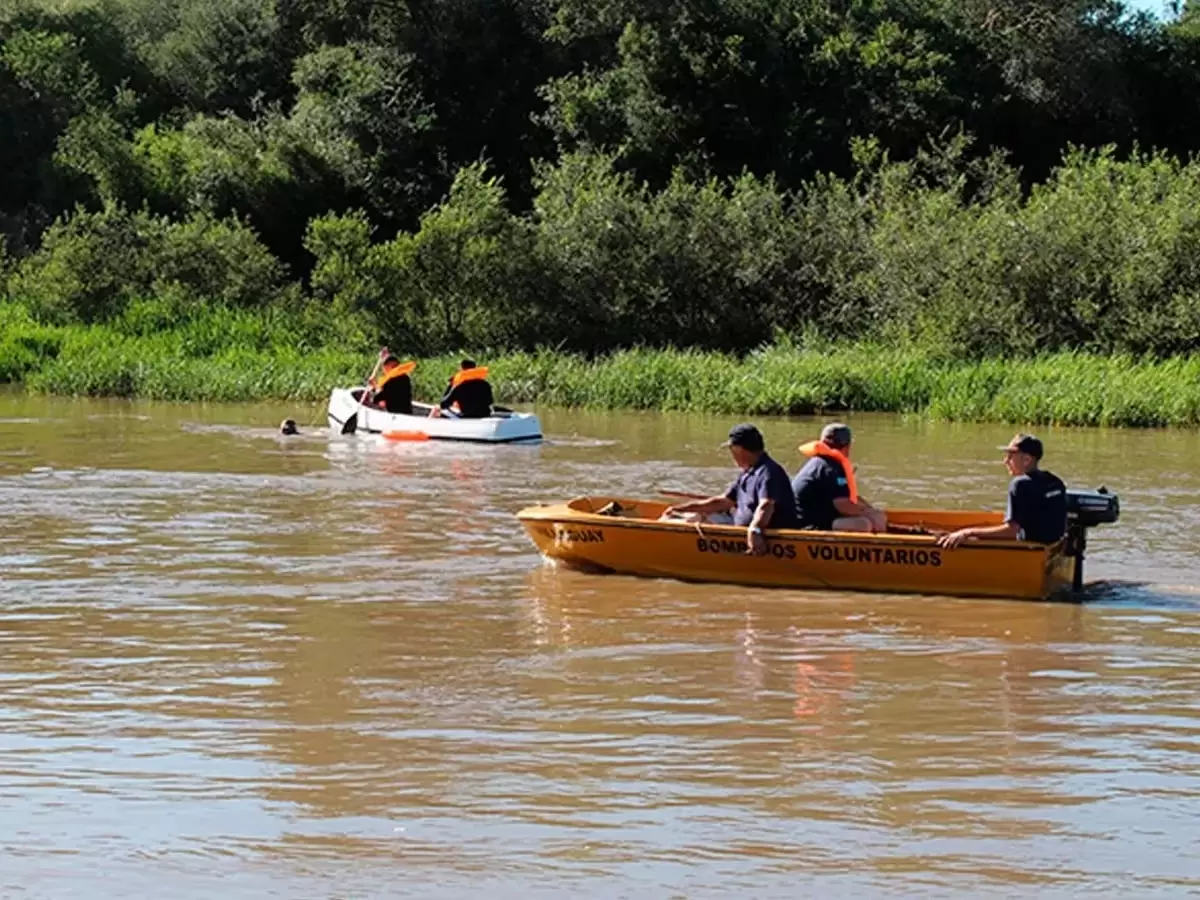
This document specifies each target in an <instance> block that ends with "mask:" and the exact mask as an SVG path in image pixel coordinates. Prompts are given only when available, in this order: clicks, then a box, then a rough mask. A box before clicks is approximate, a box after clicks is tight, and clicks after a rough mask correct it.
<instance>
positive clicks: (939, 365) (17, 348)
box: [0, 305, 1200, 426]
mask: <svg viewBox="0 0 1200 900" xmlns="http://www.w3.org/2000/svg"><path fill="white" fill-rule="evenodd" d="M285 325H286V327H285ZM305 328H306V329H307V330H305V329H301V330H300V331H297V330H296V323H294V322H290V321H289V322H287V323H283V324H281V323H280V322H279V321H272V320H271V319H270V317H269V316H266V314H264V313H261V312H253V313H252V312H239V313H236V314H234V313H229V314H221V315H218V314H212V315H206V316H200V317H197V318H196V319H194V320H192V321H190V322H187V323H184V324H182V325H181V326H180V327H177V328H173V329H168V328H158V327H156V328H153V329H145V328H143V329H138V328H131V327H129V323H128V322H125V321H124V320H122V321H121V322H119V323H118V324H117V325H116V326H91V327H84V326H78V325H71V326H57V327H56V326H46V325H40V324H38V323H36V322H35V321H33V320H32V319H31V318H30V317H29V316H28V315H27V314H25V313H23V312H22V311H21V310H20V309H19V308H17V307H12V306H3V305H0V381H7V382H15V383H22V384H24V385H25V386H26V387H27V388H28V389H30V390H33V391H39V392H45V393H55V394H68V395H77V396H128V397H144V398H148V399H158V400H201V401H203V400H209V401H236V400H261V399H280V400H299V401H316V400H319V399H321V398H323V397H324V396H326V395H327V394H328V391H329V389H330V388H331V387H333V386H335V385H342V384H357V383H361V381H362V380H363V379H364V378H365V377H366V374H367V373H368V372H369V371H370V369H371V366H372V365H373V363H374V361H375V360H374V357H373V355H372V354H371V353H370V352H358V351H355V350H351V349H347V347H346V339H345V335H344V334H340V333H339V332H337V331H336V330H335V329H334V328H333V326H332V325H327V326H325V325H321V323H319V322H317V323H315V324H314V323H313V322H310V323H309V324H308V325H307V326H305ZM323 330H324V331H325V332H327V333H328V341H329V346H324V347H318V346H316V344H317V341H318V340H319V338H320V335H321V333H322V332H323ZM301 332H304V333H301ZM357 342H358V341H357V340H355V343H357ZM480 361H481V362H482V363H484V364H486V365H487V366H489V368H490V370H491V380H492V382H493V384H494V385H495V387H496V390H497V394H498V398H499V402H501V403H533V402H536V403H543V404H548V405H553V406H566V407H592V408H607V409H662V410H679V411H689V412H708V413H720V414H723V415H740V416H755V415H772V414H808V413H816V412H836V411H842V410H861V411H877V412H903V413H920V414H926V415H929V416H932V417H936V418H940V419H952V420H964V421H992V422H1013V423H1027V424H1030V425H1040V424H1059V425H1108V426H1194V425H1200V355H1197V356H1190V357H1178V358H1173V359H1168V360H1165V361H1153V360H1149V359H1146V360H1141V359H1135V358H1132V357H1129V356H1120V357H1103V356H1093V355H1087V354H1083V353H1057V354H1053V355H1048V356H1044V357H1040V358H1035V359H1032V360H1026V361H1002V360H984V361H981V362H957V361H950V360H945V359H941V358H938V357H936V356H933V355H931V354H929V353H926V352H923V351H921V350H919V349H915V348H909V347H901V346H878V345H868V344H855V345H848V346H835V347H829V346H815V345H810V346H795V345H791V344H788V343H786V342H784V343H779V344H775V345H772V346H768V347H765V348H762V349H760V350H758V351H756V352H754V353H751V354H749V355H748V356H745V357H741V358H738V357H733V356H727V355H724V354H719V353H709V352H699V351H686V350H637V349H635V350H626V351H622V352H619V353H615V354H612V355H610V356H604V357H599V358H596V359H590V360H589V359H585V358H583V357H581V356H576V355H571V354H564V353H556V352H551V351H541V352H537V353H510V354H504V355H500V356H497V357H495V358H491V359H487V358H484V359H481V360H480ZM457 364H458V358H457V357H451V356H439V357H435V358H430V359H423V360H421V361H420V364H419V366H418V367H417V370H416V372H415V374H414V381H415V388H416V393H417V395H418V396H419V397H424V398H436V397H437V396H440V394H441V391H442V389H443V387H444V385H445V384H446V380H447V379H448V378H449V377H450V375H451V374H452V373H453V371H454V370H455V368H456V367H457Z"/></svg>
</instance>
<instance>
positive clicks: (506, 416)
mask: <svg viewBox="0 0 1200 900" xmlns="http://www.w3.org/2000/svg"><path fill="white" fill-rule="evenodd" d="M361 392H362V389H361V388H334V389H333V390H332V391H331V392H330V394H329V411H328V417H329V427H330V428H331V429H333V430H334V431H336V432H341V433H351V432H355V431H361V432H365V433H367V434H381V435H385V436H389V435H391V436H399V437H401V438H403V439H415V440H425V439H429V440H435V441H471V442H474V443H482V444H514V443H526V442H534V441H540V440H542V423H541V422H540V421H539V420H538V417H537V415H536V414H534V413H522V412H509V411H499V410H498V411H495V412H493V413H492V415H490V416H488V417H487V418H483V419H463V418H458V417H456V416H440V417H437V418H431V417H430V415H429V413H430V411H431V410H432V409H433V407H432V406H431V405H429V404H426V403H413V405H412V406H413V415H411V416H406V415H403V414H400V413H389V412H387V411H385V410H382V409H379V408H377V407H371V406H365V405H361V404H360V403H359V397H360V396H361Z"/></svg>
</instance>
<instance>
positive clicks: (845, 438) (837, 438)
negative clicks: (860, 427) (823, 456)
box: [821, 422, 851, 447]
mask: <svg viewBox="0 0 1200 900" xmlns="http://www.w3.org/2000/svg"><path fill="white" fill-rule="evenodd" d="M850 439H851V438H850V426H849V425H843V424H842V423H841V422H830V423H829V424H828V425H826V426H825V427H824V428H822V429H821V440H822V441H823V442H824V443H826V444H828V445H829V446H830V447H849V446H850Z"/></svg>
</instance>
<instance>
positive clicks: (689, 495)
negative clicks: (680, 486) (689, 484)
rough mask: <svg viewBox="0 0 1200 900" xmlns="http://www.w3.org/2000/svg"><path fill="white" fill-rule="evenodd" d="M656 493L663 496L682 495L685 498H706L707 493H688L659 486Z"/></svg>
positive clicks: (707, 496)
mask: <svg viewBox="0 0 1200 900" xmlns="http://www.w3.org/2000/svg"><path fill="white" fill-rule="evenodd" d="M658 493H659V494H662V495H663V496H664V497H682V498H684V499H685V500H707V499H708V498H709V496H710V495H709V494H689V493H687V492H686V491H668V490H666V489H665V488H659V489H658Z"/></svg>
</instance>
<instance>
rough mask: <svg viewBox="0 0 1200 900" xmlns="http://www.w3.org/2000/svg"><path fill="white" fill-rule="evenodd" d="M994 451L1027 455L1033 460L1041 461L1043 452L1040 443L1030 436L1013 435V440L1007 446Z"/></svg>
mask: <svg viewBox="0 0 1200 900" xmlns="http://www.w3.org/2000/svg"><path fill="white" fill-rule="evenodd" d="M996 449H997V450H1003V451H1004V452H1005V453H1028V454H1029V455H1030V456H1032V457H1033V458H1034V459H1041V458H1042V452H1043V450H1042V442H1041V441H1039V440H1038V439H1037V438H1035V437H1034V436H1033V435H1032V434H1016V435H1013V439H1012V440H1011V441H1009V442H1008V444H1007V445H1005V446H1003V447H997V448H996Z"/></svg>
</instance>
